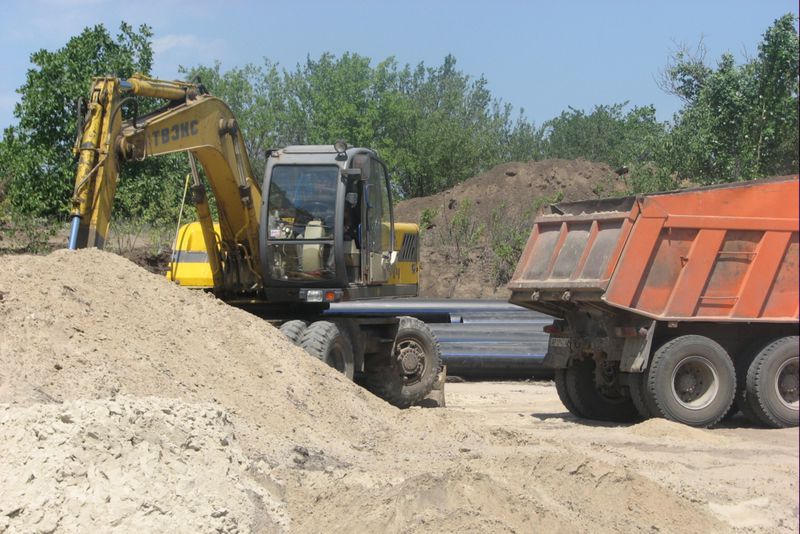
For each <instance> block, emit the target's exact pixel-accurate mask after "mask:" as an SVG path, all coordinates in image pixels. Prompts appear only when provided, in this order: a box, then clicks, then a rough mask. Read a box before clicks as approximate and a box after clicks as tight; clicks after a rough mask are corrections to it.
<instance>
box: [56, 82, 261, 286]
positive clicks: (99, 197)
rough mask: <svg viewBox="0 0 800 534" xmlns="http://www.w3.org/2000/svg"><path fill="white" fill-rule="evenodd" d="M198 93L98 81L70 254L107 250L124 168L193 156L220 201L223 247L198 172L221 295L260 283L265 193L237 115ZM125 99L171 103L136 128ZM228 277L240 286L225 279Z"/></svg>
mask: <svg viewBox="0 0 800 534" xmlns="http://www.w3.org/2000/svg"><path fill="white" fill-rule="evenodd" d="M200 89H201V88H200V87H199V86H196V85H193V84H186V83H183V82H166V81H160V80H151V79H148V78H143V77H135V78H130V79H128V80H120V79H116V78H96V79H95V80H94V83H93V86H92V91H91V95H90V102H89V108H88V117H87V120H86V121H85V123H84V127H83V132H82V136H81V139H80V142H79V145H78V146H77V147H76V150H77V151H78V154H79V161H78V170H77V173H76V178H75V194H74V195H73V210H72V217H73V220H72V232H71V235H70V244H69V246H70V248H71V249H75V248H83V247H91V246H94V247H98V248H102V247H103V245H104V244H105V241H106V239H107V233H108V226H109V222H110V219H111V209H112V206H113V200H114V193H115V191H116V184H117V179H118V176H119V162H120V161H125V160H141V159H144V158H146V157H151V156H157V155H161V154H169V153H175V152H188V153H189V154H190V160H191V161H192V163H193V162H194V158H196V159H197V160H199V161H200V163H201V164H202V166H203V169H204V170H205V174H206V177H207V178H208V182H209V184H210V185H211V189H212V192H213V194H214V197H215V198H216V201H217V208H218V212H219V226H220V235H221V239H220V240H219V242H218V240H217V239H216V234H215V232H214V229H213V221H212V220H211V215H210V211H209V209H208V203H207V201H206V197H205V190H204V188H203V185H202V184H201V182H200V180H199V178H198V176H197V173H196V171H195V172H194V173H193V174H194V186H193V197H194V200H195V205H196V207H197V208H198V215H199V217H200V224H201V226H202V228H203V235H204V241H205V242H206V250H207V251H208V252H209V261H210V263H211V268H212V273H213V275H214V286H215V288H217V289H220V288H221V287H222V286H223V285H225V286H226V287H228V288H230V287H233V286H240V287H243V286H246V285H248V284H257V283H258V282H260V278H261V275H260V273H261V269H260V265H259V253H258V246H259V242H258V228H259V213H258V209H257V207H258V206H260V204H261V191H260V188H259V186H258V184H257V183H256V182H255V180H254V179H253V171H252V168H251V165H250V161H249V159H248V157H247V152H246V148H245V145H244V142H243V140H242V138H241V135H240V134H239V130H238V125H237V123H236V120H235V118H234V116H233V113H232V112H231V110H230V108H228V106H227V105H226V104H225V103H224V102H222V101H221V100H219V99H217V98H214V97H212V96H210V95H207V94H204V92H203V91H201V90H200ZM125 94H132V95H137V96H145V97H152V98H163V99H167V100H169V101H171V103H170V104H168V105H167V106H166V107H164V108H162V109H159V110H157V111H154V112H152V113H150V114H148V115H145V116H142V117H139V118H137V119H136V120H135V121H123V120H122V117H121V110H120V108H121V105H122V102H123V97H124V95H125ZM193 167H194V164H193ZM234 263H235V264H236V265H235V266H234V265H233V264H234ZM233 271H236V272H233ZM226 273H228V274H230V275H231V276H234V277H235V280H236V281H237V282H236V283H233V284H231V283H228V282H226V281H225V280H223V278H224V276H225V275H226Z"/></svg>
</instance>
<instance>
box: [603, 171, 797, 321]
mask: <svg viewBox="0 0 800 534" xmlns="http://www.w3.org/2000/svg"><path fill="white" fill-rule="evenodd" d="M640 206H641V213H640V215H639V218H638V220H637V222H636V224H635V225H634V228H633V230H632V231H631V235H630V237H629V239H628V242H627V244H626V246H625V250H624V252H623V254H622V256H621V258H620V261H619V262H618V265H617V269H616V270H615V272H614V274H613V276H612V278H611V281H610V282H609V285H608V288H607V290H606V292H605V294H604V296H603V300H605V301H606V302H607V303H609V304H612V305H614V306H616V307H620V308H626V309H630V310H634V311H637V312H639V313H642V314H644V315H647V316H649V317H653V318H656V319H664V320H674V321H679V320H727V321H766V322H785V321H797V317H798V310H797V301H798V275H800V273H799V272H798V265H797V262H798V247H797V235H798V229H797V225H798V182H797V180H796V179H795V180H784V181H775V182H765V183H752V184H745V185H739V186H732V187H729V188H717V189H704V190H695V191H687V192H680V193H673V194H665V195H653V196H648V197H644V198H642V199H641V200H640Z"/></svg>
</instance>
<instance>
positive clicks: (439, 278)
mask: <svg viewBox="0 0 800 534" xmlns="http://www.w3.org/2000/svg"><path fill="white" fill-rule="evenodd" d="M626 189H627V187H626V184H625V182H624V180H623V179H622V178H620V177H619V176H618V175H617V174H615V173H614V171H613V170H612V169H611V167H609V166H608V165H606V164H604V163H595V162H591V161H585V160H545V161H529V162H513V163H504V164H502V165H498V166H496V167H494V168H492V169H490V170H489V171H487V172H485V173H483V174H480V175H478V176H475V177H473V178H470V179H469V180H466V181H465V182H462V183H460V184H458V185H456V186H455V187H453V188H452V189H448V190H447V191H443V192H442V193H438V194H436V195H432V196H429V197H421V198H412V199H410V200H405V201H403V202H400V203H398V204H397V206H395V208H394V213H395V220H397V221H406V222H414V223H422V234H423V237H422V249H421V264H422V273H421V275H420V277H421V283H420V293H421V296H423V297H430V298H450V297H455V298H500V299H505V298H507V297H508V291H507V290H506V289H505V287H504V285H505V282H506V281H507V278H509V277H510V275H511V273H512V272H513V267H514V266H513V265H507V264H504V262H502V261H500V260H498V258H497V255H496V254H495V253H494V250H493V245H492V243H493V239H495V240H496V241H495V242H497V240H499V241H501V242H503V243H508V242H509V241H512V240H514V236H517V238H521V240H522V245H523V246H524V241H525V239H527V236H528V234H529V233H530V228H531V223H532V221H533V219H534V217H535V216H536V214H537V212H538V211H539V209H540V208H541V207H543V206H545V205H547V204H549V203H553V202H559V201H564V202H570V201H575V200H585V199H590V198H601V197H613V196H619V195H621V194H624V192H625V191H626ZM459 217H462V218H463V217H465V218H467V219H468V221H467V222H466V223H465V224H461V225H460V224H459V223H458V219H459ZM454 226H455V227H454ZM465 234H470V235H466V236H465ZM456 242H457V243H456ZM498 271H500V272H498Z"/></svg>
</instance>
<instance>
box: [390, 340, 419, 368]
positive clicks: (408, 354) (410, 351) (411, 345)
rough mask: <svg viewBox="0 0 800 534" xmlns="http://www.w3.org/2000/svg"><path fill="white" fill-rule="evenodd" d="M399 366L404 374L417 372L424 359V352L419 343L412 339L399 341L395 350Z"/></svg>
mask: <svg viewBox="0 0 800 534" xmlns="http://www.w3.org/2000/svg"><path fill="white" fill-rule="evenodd" d="M395 354H396V356H397V359H398V361H399V362H400V367H402V369H403V373H405V374H406V375H414V374H417V373H419V371H420V370H421V368H422V365H423V362H424V361H425V352H424V351H423V350H422V347H420V345H419V343H417V342H416V341H413V340H405V341H401V342H400V343H398V344H397V348H396V350H395Z"/></svg>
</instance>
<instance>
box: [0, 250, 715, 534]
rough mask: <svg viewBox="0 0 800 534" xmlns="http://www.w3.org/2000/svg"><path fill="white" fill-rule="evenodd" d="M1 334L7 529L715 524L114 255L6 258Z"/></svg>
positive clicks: (2, 503)
mask: <svg viewBox="0 0 800 534" xmlns="http://www.w3.org/2000/svg"><path fill="white" fill-rule="evenodd" d="M0 332H2V336H1V337H0V403H5V405H3V406H0V435H2V439H0V454H1V455H2V457H3V458H4V460H5V461H6V465H10V466H12V467H11V468H9V469H4V470H3V474H2V476H0V532H2V531H4V530H8V531H10V532H16V531H28V530H43V531H44V530H49V529H50V528H51V527H55V528H56V529H57V530H59V529H60V530H67V531H69V530H79V531H91V530H107V529H110V528H113V527H114V525H110V523H109V522H114V521H116V522H117V523H115V525H116V527H117V528H118V529H123V530H124V529H127V528H128V527H130V528H137V527H139V528H138V529H139V530H141V526H144V530H146V531H163V532H171V531H175V530H192V531H201V532H202V531H213V530H220V531H226V530H227V531H235V530H237V529H238V531H243V532H247V531H251V532H287V531H291V532H301V533H302V532H371V531H374V530H375V529H381V530H382V531H385V532H429V531H432V530H435V531H441V532H445V533H447V532H489V531H491V532H512V531H516V532H520V531H526V530H529V529H530V525H531V524H534V525H541V526H542V529H541V530H548V531H549V530H567V531H587V532H588V531H606V532H628V531H630V526H631V524H637V525H643V526H642V528H644V529H650V527H651V526H652V527H653V529H661V530H668V531H675V532H680V531H687V530H695V531H696V530H698V529H701V530H708V531H723V530H724V528H721V527H720V525H719V524H718V523H715V522H714V520H713V519H712V518H710V517H708V513H707V512H708V510H707V507H705V506H704V505H702V504H696V503H695V502H692V501H690V500H688V499H686V498H684V497H682V496H681V495H679V494H677V493H675V492H674V491H673V490H670V489H667V488H664V487H662V486H661V485H660V484H658V483H656V482H652V481H649V480H647V479H644V478H642V477H641V476H639V475H636V474H635V473H634V474H632V473H630V472H628V471H627V470H626V469H625V468H624V467H619V466H612V465H605V464H604V463H598V462H597V461H596V460H592V459H590V457H589V456H588V455H587V454H586V451H581V450H569V449H566V448H564V447H563V446H561V447H553V446H552V445H548V444H544V443H542V444H539V443H538V441H536V440H533V441H532V440H531V439H530V438H529V437H527V436H525V435H524V434H522V433H521V434H520V439H519V442H518V443H516V442H515V444H512V445H509V444H506V443H505V442H504V441H502V440H501V441H496V442H495V441H493V439H492V437H491V433H489V432H484V431H483V430H485V429H481V428H480V426H479V423H476V422H474V421H473V419H472V418H475V417H476V414H472V415H471V417H472V418H470V417H466V416H462V415H463V414H462V415H460V414H459V412H454V411H451V410H450V409H444V410H423V409H419V408H414V409H410V410H406V411H399V410H397V409H395V408H393V407H391V406H389V405H388V404H386V403H385V402H383V401H381V400H380V399H377V398H375V397H373V396H372V395H370V394H369V393H367V392H366V391H365V390H363V389H361V388H359V387H357V386H356V385H354V384H353V383H351V382H349V381H347V380H345V379H344V378H343V377H342V376H341V375H340V374H338V373H337V372H336V371H334V370H333V369H331V368H329V367H327V366H325V365H323V364H322V363H320V362H319V361H317V360H315V359H314V358H312V357H310V356H309V355H307V354H306V353H305V352H303V351H301V350H300V349H298V348H296V347H294V346H293V345H291V344H290V343H289V342H288V341H287V340H286V339H285V338H284V337H283V336H282V335H281V334H280V333H279V332H278V331H277V330H276V329H275V328H273V327H272V326H270V325H269V324H267V323H265V322H264V321H262V320H260V319H258V318H256V317H254V316H251V315H249V314H247V313H245V312H243V311H241V310H237V309H234V308H232V307H230V306H228V305H225V304H223V303H222V302H220V301H218V300H216V299H214V298H213V297H211V296H209V295H206V294H204V293H202V292H197V291H191V290H187V289H185V288H181V287H178V286H175V285H173V284H170V283H168V282H167V281H166V280H165V279H164V278H163V277H160V276H156V275H153V274H150V273H148V272H146V271H144V270H143V269H141V268H139V267H137V266H135V265H133V264H132V263H131V262H129V261H128V260H126V259H124V258H121V257H119V256H116V255H113V254H108V253H104V252H100V251H97V250H83V251H77V252H70V251H57V252H55V253H53V254H51V255H49V256H46V257H35V256H8V257H4V258H3V269H2V271H0ZM153 397H158V399H155V398H153ZM520 415H521V414H520ZM517 424H519V423H517ZM526 424H530V423H526ZM575 441H579V439H578V440H575ZM523 447H524V450H523ZM573 464H574V465H573ZM597 488H601V489H602V493H603V494H604V495H606V496H607V498H598V497H597V495H596V494H597V491H598V490H597ZM615 495H619V496H622V497H620V498H616V497H614V496H615ZM631 502H632V503H633V504H630V503H631ZM652 503H665V504H664V507H663V508H656V507H654V506H653V505H652ZM723 504H727V503H723ZM688 515H691V516H692V517H695V518H697V519H696V520H695V521H693V522H692V523H691V527H692V528H682V527H681V526H680V525H679V524H677V523H676V520H675V518H676V517H686V516H688ZM177 524H181V525H189V527H178V528H177V529H176V528H174V527H175V525H177ZM134 525H136V526H137V527H134ZM695 527H697V528H695Z"/></svg>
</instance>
